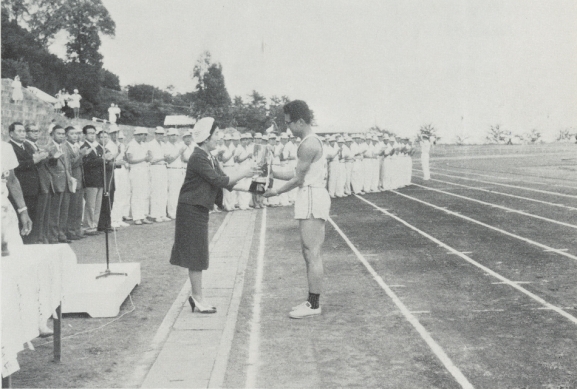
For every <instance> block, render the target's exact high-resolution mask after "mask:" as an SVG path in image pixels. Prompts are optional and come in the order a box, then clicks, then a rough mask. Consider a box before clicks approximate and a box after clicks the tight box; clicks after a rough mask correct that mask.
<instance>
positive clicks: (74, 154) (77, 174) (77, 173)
mask: <svg viewBox="0 0 577 389" xmlns="http://www.w3.org/2000/svg"><path fill="white" fill-rule="evenodd" d="M62 150H63V151H64V153H65V154H66V156H67V157H68V160H69V161H70V170H71V173H72V177H74V178H76V181H77V183H76V188H77V189H82V188H83V183H84V172H83V170H82V162H83V161H82V154H80V152H79V151H75V150H74V148H73V147H72V145H71V144H70V143H69V142H64V145H63V146H62Z"/></svg>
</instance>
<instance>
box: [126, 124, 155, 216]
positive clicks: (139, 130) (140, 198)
mask: <svg viewBox="0 0 577 389" xmlns="http://www.w3.org/2000/svg"><path fill="white" fill-rule="evenodd" d="M147 135H148V130H147V129H146V128H144V127H136V129H135V130H134V138H133V139H132V140H131V141H130V143H128V146H127V147H126V161H127V162H128V163H129V164H130V170H129V173H128V176H129V178H130V187H131V189H132V194H131V197H130V207H131V210H132V218H133V219H134V224H136V225H141V224H151V223H152V222H151V221H149V220H148V219H147V218H146V214H147V213H148V209H149V206H150V197H149V193H150V171H149V167H148V165H149V162H150V161H151V160H152V155H151V153H150V151H149V150H148V143H146V136H147Z"/></svg>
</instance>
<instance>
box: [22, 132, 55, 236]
mask: <svg viewBox="0 0 577 389" xmlns="http://www.w3.org/2000/svg"><path fill="white" fill-rule="evenodd" d="M25 129H26V141H25V142H26V143H27V144H28V145H29V146H31V148H32V149H33V158H34V163H35V164H36V168H37V170H38V180H39V182H40V188H39V189H40V192H39V193H38V202H37V203H36V216H35V217H34V218H33V219H32V223H33V224H32V233H31V235H32V239H33V240H35V243H39V244H47V243H48V219H49V216H50V215H49V214H50V188H51V187H52V179H51V178H50V172H49V171H48V168H47V167H46V163H45V162H46V158H48V152H47V151H45V150H42V149H40V147H39V146H38V144H37V143H36V142H38V139H40V129H39V128H38V126H37V125H36V124H34V123H29V124H27V125H26V127H25Z"/></svg>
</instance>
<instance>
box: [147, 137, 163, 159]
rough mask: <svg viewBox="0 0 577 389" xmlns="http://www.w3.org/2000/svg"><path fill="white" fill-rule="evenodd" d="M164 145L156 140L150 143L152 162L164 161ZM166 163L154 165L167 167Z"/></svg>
mask: <svg viewBox="0 0 577 389" xmlns="http://www.w3.org/2000/svg"><path fill="white" fill-rule="evenodd" d="M162 147H163V146H162V145H161V144H160V143H159V142H158V141H157V140H156V139H153V140H151V141H150V142H148V149H149V150H150V152H151V153H152V160H153V161H154V160H158V159H161V158H162V159H164V150H163V149H162ZM165 164H166V162H164V160H162V161H158V162H155V163H154V165H165Z"/></svg>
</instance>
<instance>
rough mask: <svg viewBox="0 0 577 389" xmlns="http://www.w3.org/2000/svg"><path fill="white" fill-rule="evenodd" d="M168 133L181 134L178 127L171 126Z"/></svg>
mask: <svg viewBox="0 0 577 389" xmlns="http://www.w3.org/2000/svg"><path fill="white" fill-rule="evenodd" d="M167 135H180V131H178V128H169V129H168V133H167Z"/></svg>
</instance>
